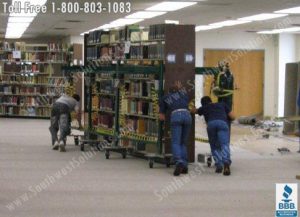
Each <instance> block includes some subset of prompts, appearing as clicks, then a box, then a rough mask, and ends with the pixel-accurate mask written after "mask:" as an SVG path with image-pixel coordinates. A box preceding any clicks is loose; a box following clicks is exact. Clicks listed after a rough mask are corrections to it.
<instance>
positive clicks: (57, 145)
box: [52, 142, 59, 150]
mask: <svg viewBox="0 0 300 217" xmlns="http://www.w3.org/2000/svg"><path fill="white" fill-rule="evenodd" d="M58 149H59V144H58V142H56V143H55V144H54V145H53V147H52V150H58Z"/></svg>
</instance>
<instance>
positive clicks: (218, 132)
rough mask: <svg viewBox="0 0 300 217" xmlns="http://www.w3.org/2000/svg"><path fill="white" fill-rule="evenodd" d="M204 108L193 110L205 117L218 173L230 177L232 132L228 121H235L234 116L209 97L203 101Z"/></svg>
mask: <svg viewBox="0 0 300 217" xmlns="http://www.w3.org/2000/svg"><path fill="white" fill-rule="evenodd" d="M201 105H202V107H200V108H198V109H196V108H194V109H193V113H197V114H199V115H200V116H201V115H203V116H204V118H205V121H206V123H207V134H208V139H209V144H210V147H211V153H212V156H213V158H214V160H215V162H216V173H222V172H223V174H224V175H225V176H229V175H230V173H231V172H230V165H231V157H230V147H229V139H230V130H229V125H228V120H229V119H230V120H234V115H233V113H232V111H231V110H230V109H229V107H228V106H227V105H226V104H224V103H222V102H221V103H220V102H218V103H212V100H211V98H210V97H209V96H205V97H203V98H202V99H201Z"/></svg>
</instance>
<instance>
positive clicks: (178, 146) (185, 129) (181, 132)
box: [171, 111, 192, 167]
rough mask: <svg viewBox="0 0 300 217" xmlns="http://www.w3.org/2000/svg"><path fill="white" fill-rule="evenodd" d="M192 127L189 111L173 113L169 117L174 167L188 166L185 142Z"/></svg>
mask: <svg viewBox="0 0 300 217" xmlns="http://www.w3.org/2000/svg"><path fill="white" fill-rule="evenodd" d="M191 126H192V117H191V114H190V112H189V111H178V112H176V111H175V112H173V113H172V115H171V134H172V135H171V136H172V152H173V159H174V161H175V163H176V165H178V164H180V165H182V166H184V167H186V166H187V165H188V155H187V148H186V145H187V140H188V137H189V133H190V130H191Z"/></svg>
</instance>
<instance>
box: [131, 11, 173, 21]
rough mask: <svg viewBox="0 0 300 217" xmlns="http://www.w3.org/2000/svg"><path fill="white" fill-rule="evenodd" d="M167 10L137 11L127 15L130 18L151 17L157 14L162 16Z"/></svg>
mask: <svg viewBox="0 0 300 217" xmlns="http://www.w3.org/2000/svg"><path fill="white" fill-rule="evenodd" d="M165 13H167V12H164V11H138V12H136V13H133V14H130V15H128V16H126V18H128V19H149V18H153V17H157V16H161V15H163V14H165Z"/></svg>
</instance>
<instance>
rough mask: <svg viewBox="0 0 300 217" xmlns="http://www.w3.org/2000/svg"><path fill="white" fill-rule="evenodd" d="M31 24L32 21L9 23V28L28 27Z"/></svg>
mask: <svg viewBox="0 0 300 217" xmlns="http://www.w3.org/2000/svg"><path fill="white" fill-rule="evenodd" d="M29 25H30V23H7V28H16V29H18V28H21V29H23V28H27V27H28V26H29Z"/></svg>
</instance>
